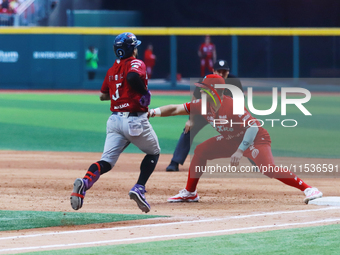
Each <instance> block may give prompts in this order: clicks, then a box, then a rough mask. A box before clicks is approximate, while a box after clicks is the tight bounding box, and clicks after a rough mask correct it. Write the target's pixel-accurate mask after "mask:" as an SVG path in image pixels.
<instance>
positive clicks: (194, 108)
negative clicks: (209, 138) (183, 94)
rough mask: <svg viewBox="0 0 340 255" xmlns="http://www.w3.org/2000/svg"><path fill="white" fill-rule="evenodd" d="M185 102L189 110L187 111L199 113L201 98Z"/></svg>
mask: <svg viewBox="0 0 340 255" xmlns="http://www.w3.org/2000/svg"><path fill="white" fill-rule="evenodd" d="M186 104H189V112H188V113H192V114H201V99H196V100H193V101H192V102H189V103H186ZM184 107H185V106H184Z"/></svg>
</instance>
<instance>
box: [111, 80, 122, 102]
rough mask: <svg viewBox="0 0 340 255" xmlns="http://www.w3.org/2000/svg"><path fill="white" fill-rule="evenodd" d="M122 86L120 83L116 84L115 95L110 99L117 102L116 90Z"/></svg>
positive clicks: (117, 93)
mask: <svg viewBox="0 0 340 255" xmlns="http://www.w3.org/2000/svg"><path fill="white" fill-rule="evenodd" d="M121 85H122V84H121V83H117V84H116V93H115V95H112V99H113V100H115V101H117V99H118V98H119V91H118V88H119V87H120V86H121Z"/></svg>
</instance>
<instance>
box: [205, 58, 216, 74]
mask: <svg viewBox="0 0 340 255" xmlns="http://www.w3.org/2000/svg"><path fill="white" fill-rule="evenodd" d="M207 62H208V70H209V71H210V72H211V73H212V72H213V70H214V69H213V66H214V63H213V61H212V59H211V58H209V60H208V61H207Z"/></svg>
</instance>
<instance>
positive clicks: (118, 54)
mask: <svg viewBox="0 0 340 255" xmlns="http://www.w3.org/2000/svg"><path fill="white" fill-rule="evenodd" d="M116 55H117V57H119V58H122V57H124V55H125V51H124V50H123V49H117V50H116Z"/></svg>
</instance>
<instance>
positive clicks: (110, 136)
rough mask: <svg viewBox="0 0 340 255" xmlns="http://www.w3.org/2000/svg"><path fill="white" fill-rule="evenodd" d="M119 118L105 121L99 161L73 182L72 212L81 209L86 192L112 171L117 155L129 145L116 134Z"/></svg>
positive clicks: (113, 116) (123, 138)
mask: <svg viewBox="0 0 340 255" xmlns="http://www.w3.org/2000/svg"><path fill="white" fill-rule="evenodd" d="M120 118H121V117H119V116H116V115H111V116H110V118H109V120H108V121H107V134H106V140H105V145H104V152H103V154H102V158H101V160H100V161H97V162H95V163H93V164H92V165H91V166H90V167H89V169H88V170H87V172H86V174H85V176H84V177H83V178H78V179H76V180H75V182H74V184H73V191H72V194H71V198H70V200H71V206H72V208H73V209H74V210H78V209H80V208H81V207H82V205H83V201H84V197H85V194H86V191H87V190H89V189H90V188H91V187H92V186H93V184H94V183H95V182H96V181H98V179H99V177H100V176H101V175H102V174H104V173H107V172H108V171H110V170H111V169H112V167H113V166H114V165H115V164H116V162H117V160H118V157H119V155H120V154H121V153H122V152H123V150H124V149H125V148H126V147H127V146H128V145H129V143H130V142H129V141H128V140H127V139H126V138H125V137H124V136H122V135H121V134H120V133H119V132H117V131H118V130H119V126H120V125H121V124H120Z"/></svg>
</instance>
